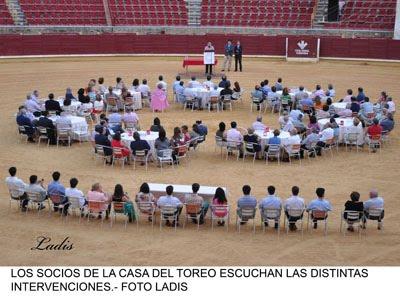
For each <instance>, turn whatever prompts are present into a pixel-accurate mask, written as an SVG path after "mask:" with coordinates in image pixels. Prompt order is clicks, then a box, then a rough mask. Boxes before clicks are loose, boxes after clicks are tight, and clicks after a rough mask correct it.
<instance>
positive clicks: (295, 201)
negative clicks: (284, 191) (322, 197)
mask: <svg viewBox="0 0 400 296" xmlns="http://www.w3.org/2000/svg"><path fill="white" fill-rule="evenodd" d="M299 192H300V189H299V187H297V186H293V187H292V196H290V197H289V198H288V199H287V200H286V201H285V205H284V209H285V215H286V217H287V218H288V220H289V229H290V230H291V231H295V230H296V229H297V227H296V221H297V220H299V219H301V218H302V217H303V213H304V208H305V204H304V199H303V198H302V197H300V196H299ZM290 210H299V211H301V215H300V216H292V215H290V214H289V213H290V212H291V211H290Z"/></svg>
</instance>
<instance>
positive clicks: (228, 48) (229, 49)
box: [221, 40, 234, 72]
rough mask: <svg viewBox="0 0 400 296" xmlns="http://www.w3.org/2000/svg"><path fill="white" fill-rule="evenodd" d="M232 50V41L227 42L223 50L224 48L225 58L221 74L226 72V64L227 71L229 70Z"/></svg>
mask: <svg viewBox="0 0 400 296" xmlns="http://www.w3.org/2000/svg"><path fill="white" fill-rule="evenodd" d="M233 50H234V46H233V44H232V41H231V40H228V43H227V44H226V45H225V48H224V54H225V57H224V66H223V69H222V70H221V71H222V72H223V71H225V70H226V66H227V64H228V71H230V70H231V64H232V56H233Z"/></svg>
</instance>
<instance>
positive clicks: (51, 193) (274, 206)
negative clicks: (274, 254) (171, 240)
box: [6, 167, 384, 231]
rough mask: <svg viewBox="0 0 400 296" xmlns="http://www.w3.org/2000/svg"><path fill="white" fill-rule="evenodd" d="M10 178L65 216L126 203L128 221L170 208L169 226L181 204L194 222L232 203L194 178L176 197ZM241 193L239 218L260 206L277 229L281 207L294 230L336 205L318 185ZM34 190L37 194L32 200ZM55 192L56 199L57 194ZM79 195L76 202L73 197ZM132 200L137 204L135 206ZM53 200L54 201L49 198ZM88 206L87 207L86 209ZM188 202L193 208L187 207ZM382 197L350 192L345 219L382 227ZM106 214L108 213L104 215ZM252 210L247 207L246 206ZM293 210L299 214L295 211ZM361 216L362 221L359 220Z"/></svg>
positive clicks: (15, 189) (25, 198)
mask: <svg viewBox="0 0 400 296" xmlns="http://www.w3.org/2000/svg"><path fill="white" fill-rule="evenodd" d="M9 175H10V176H9V177H7V178H6V184H7V187H8V189H9V192H10V197H11V199H13V200H16V201H19V206H20V209H21V210H22V211H27V210H28V205H29V202H31V203H32V206H33V205H36V206H37V207H38V208H37V210H38V211H40V210H43V209H44V208H45V206H44V205H43V203H44V202H45V201H46V200H50V201H52V204H53V210H54V211H55V212H58V211H59V212H60V213H61V214H62V215H65V216H66V215H69V213H70V211H69V208H70V207H72V206H73V205H74V204H77V207H78V208H79V209H80V214H81V215H82V216H84V215H86V216H87V215H93V214H98V218H106V219H108V217H109V214H110V210H111V208H112V207H111V205H112V203H113V202H114V203H121V202H122V203H123V209H122V213H123V214H125V215H126V216H128V219H129V222H133V221H135V220H136V219H138V217H137V214H138V211H140V212H141V214H144V215H148V220H149V221H152V219H153V218H154V217H155V216H154V212H155V211H161V215H163V212H162V209H163V207H172V208H173V209H174V212H173V213H172V214H171V212H169V214H168V215H167V214H166V216H164V217H163V220H165V221H166V225H167V226H178V223H179V216H180V214H181V212H182V209H183V206H184V205H185V206H186V213H187V214H189V216H190V218H191V219H192V222H193V223H196V224H197V223H198V224H204V222H205V217H206V214H207V212H208V209H209V208H211V211H212V215H216V216H217V217H220V218H223V217H225V216H226V215H229V213H228V207H226V208H225V210H224V211H225V212H221V211H220V210H219V211H218V212H216V210H215V209H220V208H221V206H227V205H228V200H227V197H226V194H225V191H224V190H223V189H222V188H221V187H218V188H216V190H215V194H214V196H213V197H212V198H210V199H207V198H205V197H202V196H201V195H199V190H200V188H201V187H200V185H199V184H198V183H194V184H193V185H192V193H187V194H185V196H184V197H183V198H178V197H176V196H174V188H173V186H171V185H168V186H167V187H166V192H165V195H162V196H160V197H159V198H156V197H155V196H154V194H153V193H152V192H151V191H150V188H149V185H148V184H147V183H143V184H142V185H141V186H140V189H139V192H138V193H137V194H136V197H135V199H134V200H133V199H131V198H130V197H129V195H128V194H127V193H126V192H125V191H124V189H123V187H122V185H121V184H117V185H115V188H114V191H113V193H109V192H107V191H106V190H104V189H103V188H102V186H101V184H100V183H94V184H93V185H92V187H91V189H90V190H89V191H88V192H87V194H86V195H85V194H84V193H83V191H82V190H80V189H78V184H79V181H78V179H77V178H71V179H70V181H69V187H67V188H66V187H65V186H64V185H63V184H62V182H61V174H60V173H59V172H57V171H56V172H53V174H52V179H53V180H52V181H51V182H50V183H48V185H47V189H46V186H45V184H44V179H41V180H39V179H38V177H37V176H36V175H32V176H30V178H29V184H26V183H25V182H24V181H23V180H21V179H20V178H18V177H17V169H16V168H15V167H11V168H10V169H9ZM242 191H243V196H241V197H240V198H239V199H238V201H237V210H236V213H237V216H238V218H240V221H241V222H240V223H241V224H245V223H246V222H247V221H248V220H249V219H254V218H255V214H256V209H257V206H258V208H259V210H260V215H261V219H262V222H263V223H264V226H268V220H271V219H272V220H274V228H275V229H277V228H278V227H279V220H280V215H281V211H282V210H283V211H284V213H285V216H286V219H287V221H288V223H289V225H288V226H289V229H290V230H291V231H295V230H296V229H297V227H296V221H298V220H300V219H302V218H303V214H304V211H307V212H310V215H311V219H312V222H313V224H314V228H317V225H318V220H325V219H326V218H327V215H328V212H330V211H332V206H331V203H330V202H329V200H327V199H326V198H325V189H324V188H317V189H316V191H315V193H316V197H315V198H314V199H312V200H311V201H310V202H309V203H308V204H307V205H306V203H305V201H304V198H302V197H300V196H299V192H300V189H299V187H298V186H293V187H292V195H291V196H290V197H288V198H287V199H286V201H282V200H281V198H280V197H278V196H277V195H276V188H275V187H274V186H272V185H271V186H268V188H267V195H266V196H265V197H264V198H262V199H261V200H259V201H257V198H256V197H254V196H253V195H251V187H250V186H249V185H244V186H243V188H242ZM32 195H35V196H36V198H35V199H34V200H33V199H32V198H31V196H32ZM56 197H57V198H56ZM72 200H75V201H76V202H74V203H73V202H72ZM90 202H99V203H101V204H102V206H101V207H97V208H96V212H93V210H92V209H91V208H90ZM134 202H136V206H137V207H138V209H137V210H135V205H134ZM142 203H145V204H149V205H150V208H149V207H146V209H145V210H141V209H143V208H142ZM49 205H50V202H49ZM88 205H89V209H88V210H89V211H87V208H88ZM189 207H190V208H191V209H193V208H194V209H195V210H191V211H189V210H188V209H189ZM383 208H384V200H383V198H382V197H380V196H379V195H378V192H377V191H376V190H371V191H370V196H369V199H368V200H366V201H364V202H361V201H360V194H359V193H358V192H352V193H351V194H350V200H348V201H346V203H345V205H344V219H347V216H346V215H347V214H348V213H349V211H352V212H358V213H359V219H362V221H363V222H364V223H363V226H364V227H365V223H366V221H367V219H371V220H377V221H378V229H381V227H382V219H383V218H384V210H383ZM244 209H247V210H249V209H250V210H251V212H252V214H251V216H249V215H248V214H247V215H244V214H243V213H244V211H243V210H244ZM373 209H374V210H377V209H378V210H380V215H379V216H373V215H372V214H371V211H372V210H373ZM267 210H268V211H271V210H275V211H277V212H278V215H275V216H273V217H272V218H271V216H268V215H269V214H268V213H269V212H268V211H267ZM317 212H324V213H325V215H324V216H323V217H321V216H320V215H318V216H317V215H315V216H314V214H315V213H317ZM103 213H104V216H105V217H103V216H102V215H103ZM247 213H248V211H247ZM294 213H295V214H294ZM359 219H358V220H359ZM225 221H229V220H225V219H220V220H218V225H219V226H223V225H224V224H225ZM347 223H348V231H353V226H352V221H348V220H347Z"/></svg>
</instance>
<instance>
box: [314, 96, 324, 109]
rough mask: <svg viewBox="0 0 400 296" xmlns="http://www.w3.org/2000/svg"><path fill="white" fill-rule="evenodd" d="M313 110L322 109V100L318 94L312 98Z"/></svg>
mask: <svg viewBox="0 0 400 296" xmlns="http://www.w3.org/2000/svg"><path fill="white" fill-rule="evenodd" d="M314 110H315V111H316V112H317V111H318V110H322V102H321V98H320V97H319V96H316V97H315V99H314Z"/></svg>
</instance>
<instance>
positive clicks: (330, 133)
mask: <svg viewBox="0 0 400 296" xmlns="http://www.w3.org/2000/svg"><path fill="white" fill-rule="evenodd" d="M331 126H332V125H331V124H330V123H329V122H328V123H327V124H326V125H325V127H324V129H323V130H322V131H321V132H320V133H319V136H320V137H319V141H318V143H317V147H316V149H317V155H319V156H320V155H321V150H322V148H323V147H327V146H329V144H327V142H328V141H329V140H332V139H333V137H334V136H335V133H334V130H333V129H332V127H331Z"/></svg>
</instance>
